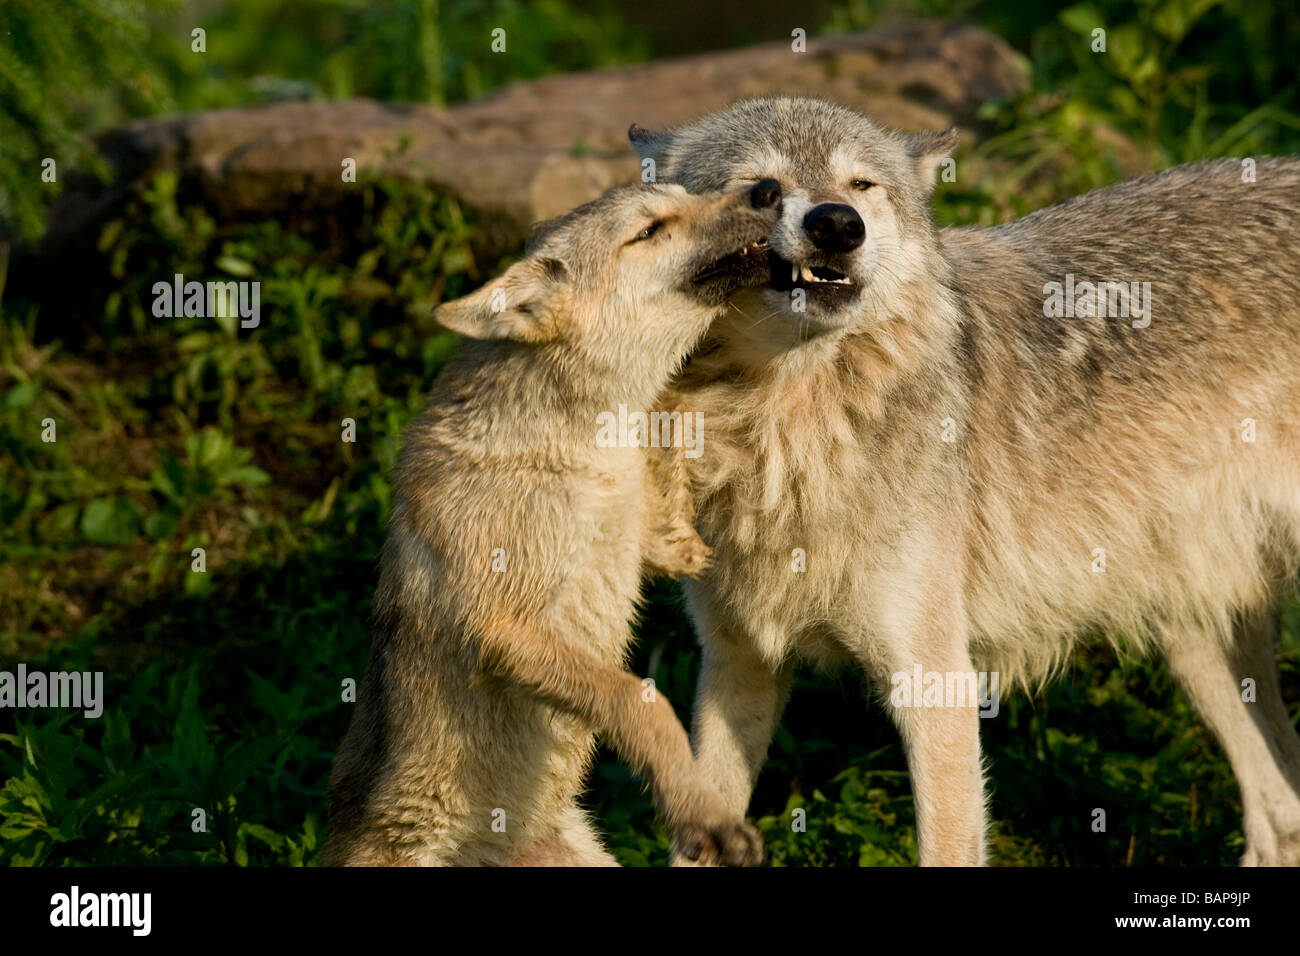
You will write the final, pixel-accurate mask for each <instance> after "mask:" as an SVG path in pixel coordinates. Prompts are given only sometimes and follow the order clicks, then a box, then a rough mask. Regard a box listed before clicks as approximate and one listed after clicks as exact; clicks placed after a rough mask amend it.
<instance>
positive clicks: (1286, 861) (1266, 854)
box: [1241, 832, 1300, 866]
mask: <svg viewBox="0 0 1300 956" xmlns="http://www.w3.org/2000/svg"><path fill="white" fill-rule="evenodd" d="M1261 844H1264V841H1261V840H1250V839H1249V838H1248V839H1247V841H1246V852H1245V853H1244V854H1243V855H1242V857H1241V865H1242V866H1300V832H1293V833H1287V834H1285V835H1283V836H1280V837H1275V838H1274V839H1273V840H1271V841H1268V844H1266V845H1264V846H1261ZM1269 844H1271V845H1269Z"/></svg>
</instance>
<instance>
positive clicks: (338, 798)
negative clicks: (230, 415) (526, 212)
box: [322, 186, 779, 865]
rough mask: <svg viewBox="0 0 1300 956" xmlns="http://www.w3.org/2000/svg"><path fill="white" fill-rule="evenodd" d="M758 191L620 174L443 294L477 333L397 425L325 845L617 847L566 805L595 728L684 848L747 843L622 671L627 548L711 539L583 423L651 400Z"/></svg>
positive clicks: (509, 849) (684, 552) (696, 853)
mask: <svg viewBox="0 0 1300 956" xmlns="http://www.w3.org/2000/svg"><path fill="white" fill-rule="evenodd" d="M765 195H766V196H767V198H766V199H765V200H764V202H765V203H766V205H765V207H764V208H756V202H755V200H754V199H753V198H752V197H751V195H750V191H749V190H741V191H735V190H733V191H731V192H730V193H728V194H726V195H710V196H706V197H697V196H690V195H688V194H687V193H686V191H685V190H683V189H682V188H681V187H680V186H643V187H632V188H627V189H623V190H618V191H615V192H613V193H610V194H608V195H607V196H605V197H604V198H602V199H600V200H597V201H596V202H594V203H591V204H589V205H587V206H584V207H582V208H580V209H578V210H576V211H574V212H573V213H571V214H570V215H569V216H567V217H565V218H564V219H562V220H560V221H558V222H557V223H552V224H550V225H549V226H547V227H546V228H544V229H542V230H540V231H539V233H538V234H537V236H536V237H535V239H534V248H533V249H532V251H531V253H530V254H529V255H528V256H527V257H526V258H525V259H524V260H523V261H521V262H519V263H518V264H516V265H515V266H513V267H511V268H510V269H509V270H508V271H507V272H506V273H505V274H504V275H503V276H501V277H500V278H499V279H497V280H495V281H494V282H491V283H489V284H488V285H486V286H484V287H483V288H482V289H480V290H479V291H478V292H476V293H474V294H473V295H470V296H468V297H466V298H464V299H461V300H459V301H457V302H453V303H449V304H448V305H445V306H443V307H441V308H440V309H439V310H438V318H439V320H440V321H441V322H442V323H443V324H444V325H446V326H448V327H450V328H452V329H454V330H456V331H459V332H462V333H464V334H466V335H469V336H471V337H474V338H478V339H483V340H485V341H478V342H471V343H467V344H466V345H465V346H464V347H463V348H462V349H461V350H460V352H458V354H457V356H456V357H455V358H454V359H453V360H452V362H451V363H449V365H448V366H447V367H446V368H445V369H444V371H443V373H442V374H441V376H440V377H439V380H438V382H437V385H436V387H435V389H434V392H433V395H432V397H431V399H430V403H429V407H428V409H427V410H426V411H425V412H424V414H422V415H421V416H420V417H419V418H418V419H416V421H415V422H414V423H412V424H411V426H410V427H409V428H408V429H407V431H406V434H405V447H404V450H403V453H402V457H401V460H400V463H399V465H398V469H397V474H396V477H395V491H396V502H395V506H394V511H393V516H392V521H391V526H390V529H389V537H388V540H387V542H386V544H385V547H384V552H383V558H382V569H381V575H380V582H379V589H378V592H377V594H376V598H375V616H376V629H375V636H374V642H373V646H372V649H371V656H370V664H369V667H368V668H367V672H366V676H365V679H364V681H363V683H362V686H361V693H360V698H359V700H358V703H357V708H356V712H355V714H354V716H353V720H352V724H351V727H350V729H349V730H348V734H347V737H346V738H345V740H344V741H343V744H342V747H341V748H340V751H339V754H338V757H337V759H336V761H335V764H334V770H333V774H332V776H331V781H330V799H331V812H330V831H331V834H330V838H329V841H328V843H327V845H326V846H325V848H324V851H323V854H322V860H323V862H325V863H326V864H372V865H373V864H439V865H496V864H515V865H564V864H568V865H573V864H592V865H602V864H611V863H613V862H614V860H613V857H612V856H610V855H609V854H608V853H607V852H606V851H605V850H604V848H603V847H602V846H601V843H600V840H599V839H598V837H597V836H596V834H595V832H594V831H593V829H592V828H591V825H590V823H589V821H588V820H587V818H586V816H585V815H584V813H583V812H582V811H581V810H580V809H579V807H578V804H577V798H578V795H579V792H580V790H581V787H582V780H583V776H584V773H585V771H586V769H587V766H588V764H589V762H590V757H591V753H592V748H593V745H594V734H593V731H594V732H597V733H600V734H602V735H603V736H604V738H605V739H606V740H607V741H608V742H609V743H610V744H611V745H612V746H613V747H615V748H616V749H617V750H618V752H619V753H620V754H621V755H622V756H623V757H624V758H625V759H626V760H627V762H628V763H629V764H630V765H631V766H632V767H633V768H634V769H635V770H636V771H638V772H640V773H643V774H645V775H646V776H647V777H648V778H649V779H650V781H651V783H652V786H653V789H654V795H655V801H656V805H657V808H658V810H659V812H660V815H661V816H662V818H663V820H664V822H665V825H666V826H667V827H668V828H669V830H670V832H671V833H672V835H673V838H674V844H675V847H676V849H677V851H678V852H679V853H683V854H685V855H686V856H688V857H696V858H699V859H700V860H703V861H708V862H722V863H737V864H739V863H746V864H752V863H756V862H758V861H759V860H760V859H761V856H762V844H761V841H760V840H759V838H758V835H757V833H756V832H755V831H754V830H753V829H752V828H751V827H749V826H747V825H746V824H745V822H744V814H743V812H741V813H732V812H731V811H729V810H727V809H726V808H725V806H724V805H723V802H722V799H721V797H719V796H718V795H717V793H716V792H715V790H714V789H713V787H712V785H711V783H710V782H709V781H708V779H707V778H706V777H704V776H703V775H701V773H700V770H699V767H698V766H697V764H696V762H695V760H694V758H693V756H692V754H691V751H690V744H689V741H688V739H687V736H686V732H685V730H684V729H683V728H682V726H681V724H680V723H679V722H678V720H677V717H676V716H675V715H674V713H673V710H672V707H671V706H670V705H669V703H668V702H667V701H666V700H665V699H664V698H663V697H662V696H659V695H657V694H656V693H654V691H653V688H652V687H651V688H647V687H645V686H643V684H642V681H641V680H640V679H638V678H637V677H635V676H634V675H633V674H631V673H630V672H629V671H627V670H626V669H625V666H626V654H627V650H628V646H629V643H630V641H631V638H632V633H631V629H630V625H629V619H631V618H632V617H633V613H634V604H635V602H636V600H637V597H638V591H639V586H640V579H641V573H642V569H643V564H644V563H646V562H652V563H654V564H656V565H659V566H661V567H662V568H663V569H665V570H667V571H669V572H670V573H675V574H686V573H693V572H695V571H698V570H699V569H700V568H701V567H703V566H704V564H705V563H706V561H707V549H706V548H705V547H704V546H703V544H702V543H701V542H700V540H699V538H698V537H697V536H696V535H695V534H694V532H693V531H692V530H691V528H690V526H689V494H688V493H684V492H682V491H681V490H680V488H678V489H676V490H675V489H674V487H673V486H672V484H671V481H669V482H663V481H657V480H648V476H647V455H646V452H645V449H644V448H641V447H599V443H598V440H597V435H598V429H597V416H598V415H600V414H601V413H602V412H608V411H611V410H612V409H615V408H616V407H617V406H618V405H619V404H620V403H623V404H626V405H627V406H628V407H629V408H631V409H634V410H645V409H649V408H650V405H651V402H652V401H653V399H654V398H655V396H656V394H657V393H658V392H660V391H661V390H662V389H663V388H664V387H665V386H666V385H667V384H668V381H669V379H670V377H671V376H672V375H673V374H674V373H675V372H676V371H677V370H678V369H679V367H680V365H681V362H682V360H683V358H684V357H685V355H686V354H687V352H688V351H689V350H690V349H691V348H692V346H693V345H695V343H697V342H698V340H699V338H700V336H701V335H702V334H703V333H704V331H705V330H706V328H707V327H708V324H709V322H710V321H711V320H712V319H713V318H714V317H715V316H716V315H717V314H718V312H719V311H720V309H721V307H722V304H723V302H724V301H725V299H726V297H727V296H728V295H730V294H731V293H732V292H733V291H735V288H736V285H737V282H738V281H740V280H739V278H738V277H739V276H741V275H742V274H743V271H744V270H743V268H742V267H741V265H740V264H739V263H741V262H742V260H743V258H744V257H741V259H737V258H736V257H735V256H733V255H731V254H734V253H737V252H738V251H739V250H742V247H744V248H752V246H751V244H752V243H754V242H755V241H757V240H761V239H762V238H763V237H764V236H765V235H766V233H767V232H768V230H769V229H770V228H771V226H772V224H773V222H774V220H775V206H774V205H773V203H774V202H775V201H779V193H775V192H771V191H769V192H768V193H766V194H765ZM724 257H725V258H726V259H727V261H728V262H731V263H732V264H733V265H734V266H735V268H734V269H731V270H730V271H727V270H723V271H719V270H717V269H714V270H712V271H711V272H710V275H711V278H708V279H707V280H701V279H700V276H701V274H702V272H703V270H705V269H706V267H708V266H709V265H710V264H711V263H713V262H714V261H715V260H718V259H720V258H724ZM751 258H753V256H752V255H751ZM758 258H760V259H761V261H762V262H764V263H765V262H766V252H765V251H760V252H759V253H758ZM669 478H670V479H671V475H669ZM683 502H684V503H685V505H686V507H682V504H683Z"/></svg>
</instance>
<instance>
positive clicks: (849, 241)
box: [803, 202, 867, 252]
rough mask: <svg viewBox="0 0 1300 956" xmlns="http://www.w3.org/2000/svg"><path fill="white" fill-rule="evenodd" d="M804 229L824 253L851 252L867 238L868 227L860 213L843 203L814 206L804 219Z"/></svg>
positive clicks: (826, 203) (825, 203)
mask: <svg viewBox="0 0 1300 956" xmlns="http://www.w3.org/2000/svg"><path fill="white" fill-rule="evenodd" d="M803 227H804V230H805V231H806V232H807V233H808V238H810V239H811V240H812V241H813V245H814V246H816V247H817V248H818V249H820V250H821V251H822V252H851V251H852V250H854V249H856V248H857V247H858V246H860V245H862V240H863V239H865V238H866V237H867V227H866V226H864V225H863V224H862V217H861V216H859V215H858V211H857V210H856V209H854V208H853V207H852V206H846V205H845V204H844V203H842V202H824V203H822V204H821V205H820V206H813V208H812V209H810V210H809V211H808V215H806V216H804V217H803Z"/></svg>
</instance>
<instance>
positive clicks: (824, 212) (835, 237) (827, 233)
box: [754, 183, 867, 252]
mask: <svg viewBox="0 0 1300 956" xmlns="http://www.w3.org/2000/svg"><path fill="white" fill-rule="evenodd" d="M759 185H762V184H761V183H760V184H759ZM754 188H755V189H757V188H758V187H757V186H756V187H754ZM803 228H804V231H805V232H807V233H808V238H810V239H811V240H812V242H813V245H814V246H816V247H817V248H818V249H820V250H821V251H822V252H852V251H853V250H854V249H856V248H857V247H858V246H860V245H862V240H863V239H865V238H866V236H867V227H866V226H864V225H863V224H862V217H861V216H859V215H858V211H857V210H856V209H854V208H853V207H852V206H847V205H845V204H844V203H842V202H824V203H822V204H821V205H820V206H814V207H813V208H812V209H810V210H809V211H808V215H806V216H804V217H803Z"/></svg>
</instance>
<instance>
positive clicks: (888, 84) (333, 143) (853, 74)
mask: <svg viewBox="0 0 1300 956" xmlns="http://www.w3.org/2000/svg"><path fill="white" fill-rule="evenodd" d="M807 46H808V48H807V52H804V53H795V52H793V51H792V50H791V47H790V44H789V43H771V44H763V45H760V46H754V47H750V48H748V49H743V50H736V51H731V52H724V53H711V54H706V55H700V56H692V57H686V58H682V59H675V60H666V61H659V62H653V63H648V64H645V65H642V66H634V67H626V68H621V69H614V70H603V71H598V72H590V73H575V74H567V75H561V76H553V77H547V78H545V79H540V80H535V81H531V82H525V83H517V84H514V85H512V86H509V87H506V88H504V89H502V90H500V91H499V92H497V93H495V94H493V95H490V96H487V97H485V98H483V99H481V100H478V101H476V102H473V103H467V104H465V105H462V106H456V107H453V108H449V109H438V108H434V107H429V106H419V105H404V104H390V103H378V102H374V101H370V100H352V101H346V102H315V103H303V102H288V103H277V104H273V105H269V106H261V107H254V108H245V109H228V110H216V111H213V112H207V113H196V114H191V115H183V116H178V117H171V118H155V119H148V120H141V121H138V122H135V123H131V124H130V125H127V126H125V127H122V128H120V129H115V130H112V131H110V132H108V133H105V134H103V135H102V136H101V137H100V138H99V145H100V148H101V149H102V150H103V152H104V153H105V155H107V156H108V158H109V160H110V161H111V162H112V164H113V166H114V167H115V169H116V170H117V178H116V181H115V184H114V185H113V186H112V187H110V188H107V189H105V188H91V189H85V188H82V189H71V190H70V191H69V193H68V194H67V195H66V196H65V197H64V200H63V201H62V202H61V203H60V204H59V206H58V207H57V208H56V210H55V212H54V214H53V215H52V217H51V234H50V236H49V237H48V238H49V241H50V242H51V243H52V244H54V245H56V246H57V245H58V244H60V240H63V239H68V238H71V237H73V236H74V235H76V234H77V233H82V232H83V230H85V229H86V227H87V226H90V225H92V224H93V223H94V221H96V220H97V219H99V218H101V217H102V216H103V215H105V214H107V213H109V212H111V211H112V210H113V209H114V208H115V207H116V206H117V204H118V203H119V202H120V201H121V200H122V199H123V198H124V197H125V195H127V193H128V192H129V191H130V190H132V189H134V188H135V187H136V186H137V185H138V184H139V183H140V182H141V181H142V180H144V179H146V178H148V177H150V176H151V175H152V174H153V173H154V172H155V171H157V170H160V169H176V170H179V171H180V173H181V175H182V178H183V181H184V182H185V183H186V184H187V185H188V186H190V187H194V188H197V191H198V193H199V194H200V195H201V197H202V199H203V201H204V202H205V203H206V204H207V205H208V206H209V207H211V208H212V209H213V210H214V212H215V213H216V215H217V216H218V217H220V218H223V219H226V218H235V217H243V216H247V215H257V216H263V215H268V214H275V213H277V212H280V211H282V210H285V209H287V208H290V207H293V208H296V209H303V208H312V207H318V206H321V205H329V204H331V203H334V202H337V201H338V200H339V199H340V198H342V197H343V196H344V194H345V191H346V190H349V189H355V188H356V187H355V186H353V185H349V184H345V183H344V182H343V181H342V177H341V175H340V173H341V169H342V166H341V164H342V162H343V160H344V159H345V158H349V157H350V158H352V159H355V160H356V162H357V165H358V169H359V170H360V171H362V172H364V171H366V170H370V171H381V172H383V173H386V174H392V175H397V176H402V177H411V178H415V179H417V180H419V181H422V182H426V183H429V184H430V185H431V186H434V187H437V188H442V189H446V190H449V191H450V192H452V193H454V194H455V195H457V196H458V197H459V198H460V199H461V201H462V202H463V203H464V204H466V205H467V206H469V207H472V208H474V209H477V210H480V211H482V212H484V213H486V214H487V218H488V220H490V221H492V222H495V223H498V224H500V225H501V226H502V227H503V228H501V229H498V230H494V232H496V233H497V234H498V238H500V239H501V240H503V241H505V242H511V241H515V240H517V239H518V237H519V236H520V235H522V233H523V230H525V229H526V227H527V225H528V224H529V223H531V222H534V221H536V220H538V219H545V218H549V217H550V216H553V215H557V214H559V213H561V212H564V211H565V210H567V209H569V208H571V207H572V206H574V205H577V204H578V203H581V202H585V201H586V200H588V199H591V198H593V197H594V196H596V195H598V194H599V193H601V192H602V191H604V190H605V189H606V188H608V187H609V186H612V185H616V184H619V183H625V182H631V181H633V180H634V179H635V178H636V177H637V175H638V173H639V167H638V164H637V162H636V159H635V157H634V155H633V153H632V151H631V149H630V148H629V146H628V144H627V139H626V136H627V128H628V125H629V124H630V123H632V122H634V121H635V122H637V123H640V124H641V125H643V126H647V127H650V128H657V127H660V126H667V125H672V124H676V123H681V122H684V121H686V120H689V119H691V118H692V117H695V116H698V115H700V114H702V113H705V112H708V111H711V110H715V109H718V108H720V107H722V106H725V105H726V104H728V103H730V102H732V101H733V100H735V99H737V98H740V97H746V96H758V95H763V94H772V93H789V94H815V95H819V96H826V97H830V98H832V99H835V100H838V101H840V102H842V103H845V104H847V105H850V106H854V107H857V108H859V109H861V110H862V111H864V112H867V113H870V114H871V115H873V116H874V117H876V118H877V119H879V120H881V121H882V122H884V123H885V124H887V125H890V126H894V127H897V128H901V129H922V128H930V129H941V128H944V127H946V126H949V125H953V124H958V125H960V124H964V123H970V122H971V121H972V120H973V119H974V116H975V112H976V110H977V109H978V108H979V106H980V105H981V104H982V103H984V102H985V101H986V100H989V99H991V98H995V97H1005V96H1008V95H1010V94H1013V93H1015V92H1017V91H1019V90H1021V89H1023V88H1024V86H1025V84H1026V77H1025V76H1024V73H1023V70H1022V68H1021V66H1020V65H1019V61H1018V60H1017V58H1016V56H1015V55H1014V53H1013V52H1012V51H1011V49H1010V48H1009V47H1008V46H1007V45H1006V44H1004V43H1003V42H1002V41H1001V40H999V39H998V38H997V37H995V36H993V35H991V34H989V33H987V32H985V31H983V30H980V29H978V28H975V27H971V26H966V25H961V24H956V23H948V22H943V21H924V22H915V23H907V24H901V25H898V26H894V27H890V28H886V29H881V30H875V31H871V32H868V33H860V34H852V35H847V36H837V37H828V38H825V39H818V38H810V39H809V41H808V45H807ZM403 144H405V148H403Z"/></svg>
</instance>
